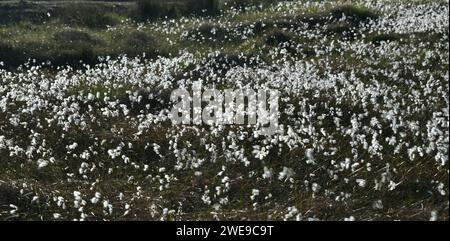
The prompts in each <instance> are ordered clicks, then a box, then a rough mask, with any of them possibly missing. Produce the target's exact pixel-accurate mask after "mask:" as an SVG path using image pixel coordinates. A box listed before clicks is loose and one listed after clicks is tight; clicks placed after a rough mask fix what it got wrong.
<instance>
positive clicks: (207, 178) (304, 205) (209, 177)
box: [0, 7, 448, 219]
mask: <svg viewBox="0 0 450 241" xmlns="http://www.w3.org/2000/svg"><path fill="white" fill-rule="evenodd" d="M331 9H332V7H330V8H329V9H322V10H320V11H319V10H317V9H305V10H304V12H297V13H294V14H287V15H286V14H284V13H282V12H281V11H280V12H279V13H278V14H277V13H273V12H269V11H264V10H263V11H249V12H241V13H240V14H238V15H234V14H232V13H226V14H224V15H223V16H219V17H217V18H215V19H198V18H187V19H186V23H185V24H184V25H183V26H182V27H177V28H176V31H174V32H168V31H166V30H167V28H164V27H163V28H160V27H158V26H164V24H163V23H162V22H163V21H162V20H161V21H158V22H155V23H151V24H148V25H145V26H142V27H140V30H139V31H136V28H138V27H139V26H141V23H134V22H120V21H121V20H124V16H121V15H120V14H119V15H114V18H115V19H116V20H117V22H116V23H115V24H114V27H113V28H110V29H107V28H92V27H88V26H83V25H81V26H80V25H77V24H75V25H67V23H64V22H62V21H61V20H59V19H55V20H50V21H48V22H46V23H45V24H33V23H29V22H21V23H19V24H16V25H5V26H1V27H0V39H1V41H0V48H1V47H2V45H3V48H5V49H6V47H5V46H7V47H8V49H10V51H11V53H13V54H14V55H15V56H18V58H19V59H20V57H19V56H21V55H20V54H23V57H22V58H24V57H35V58H38V59H39V60H40V61H46V60H49V59H50V60H54V61H62V62H60V63H61V64H62V63H63V62H64V61H67V62H71V61H75V62H76V61H77V60H79V59H83V58H89V59H88V60H92V61H94V59H93V58H94V57H96V56H103V55H112V56H114V55H118V54H120V53H126V51H130V53H131V52H132V51H133V50H134V49H135V48H133V49H131V50H126V49H125V50H124V48H126V47H127V46H129V45H130V42H132V43H133V42H134V41H139V39H144V41H143V42H144V43H148V42H151V41H154V42H151V43H154V44H152V45H149V46H146V45H145V44H144V43H140V42H138V43H137V46H139V47H141V48H142V49H140V50H142V51H145V52H151V53H153V54H152V55H151V56H150V57H154V56H156V55H159V54H161V55H177V54H178V51H179V50H180V49H186V50H188V51H190V52H194V53H197V54H198V55H205V54H207V53H209V52H212V51H215V50H218V51H220V52H223V53H226V54H230V55H235V54H239V53H242V52H243V53H245V54H247V55H249V56H251V55H256V54H262V55H264V53H266V52H267V51H268V50H270V49H271V48H272V47H271V41H272V40H273V39H274V41H278V40H279V39H280V38H281V39H283V37H286V38H287V39H289V41H294V42H296V43H304V45H308V44H310V43H311V44H312V43H313V42H314V41H315V40H313V39H307V38H305V37H304V36H300V35H295V36H291V35H289V33H285V32H283V31H281V33H280V32H277V31H278V30H277V29H276V28H274V29H269V30H267V31H266V30H265V31H262V32H261V33H258V34H256V35H255V36H253V37H251V38H250V39H246V40H241V39H231V40H230V41H225V44H224V43H223V42H222V41H216V40H215V39H216V38H219V37H220V36H217V35H214V36H211V37H209V36H201V37H200V38H199V37H198V36H193V37H192V38H187V39H185V38H180V34H181V33H188V36H189V33H191V32H199V31H198V30H199V29H200V30H201V29H206V31H205V35H207V34H208V31H209V30H211V26H212V27H214V26H215V22H220V21H222V20H227V22H228V23H229V24H230V27H229V28H227V29H224V31H231V32H232V31H233V29H237V28H239V26H241V25H246V24H253V23H255V21H259V20H261V19H264V21H265V22H266V23H278V24H281V23H284V22H285V21H286V20H287V21H290V20H292V19H298V18H303V17H305V16H306V17H307V18H309V17H310V16H316V15H321V14H326V15H328V14H329V12H330V11H331ZM207 22H212V23H211V24H209V25H207V24H205V23H207ZM165 26H171V25H170V23H166V25H165ZM219 27H220V26H219ZM334 27H336V28H337V30H335V29H332V30H330V31H337V33H338V34H336V38H342V37H343V36H342V35H339V28H338V27H339V26H334ZM344 28H345V26H344ZM69 30H70V31H73V30H76V31H77V32H76V33H75V35H76V36H84V37H82V38H81V39H80V40H79V42H75V43H73V42H72V43H70V41H67V39H66V40H64V35H63V36H62V37H61V38H56V37H55V36H58V33H64V34H68V32H69V33H70V31H69ZM130 32H133V33H135V34H131V35H130V34H129V33H130ZM200 32H201V31H200ZM81 33H86V34H87V35H88V36H89V37H86V35H83V34H81ZM142 34H143V35H142ZM284 35H286V36H284ZM16 36H21V38H20V40H19V39H18V38H17V37H16ZM130 36H131V37H130ZM127 37H129V39H127ZM203 37H204V38H203ZM384 37H386V36H384ZM441 37H442V36H439V35H424V36H420V38H422V39H421V40H424V39H427V40H429V41H430V42H432V41H436V40H439V39H440V38H441ZM69 38H73V37H72V35H69ZM146 38H148V39H146ZM359 38H360V39H363V40H364V41H367V42H376V41H377V39H379V38H383V36H378V35H375V36H374V35H368V36H365V37H362V36H361V37H359ZM386 38H392V39H394V40H396V41H400V39H402V40H401V41H403V42H402V43H404V44H413V43H414V41H416V40H414V39H411V38H402V36H390V35H388V36H387V37H386ZM447 38H448V37H447ZM271 39H272V40H271ZM163 40H168V41H163ZM169 41H170V42H171V43H169ZM308 41H310V42H308ZM68 42H69V43H68ZM275 43H276V44H278V42H275ZM84 44H87V46H86V48H87V50H86V49H85V50H83V51H87V52H84V53H83V52H75V53H66V55H64V54H62V53H61V52H63V50H65V49H66V50H71V49H76V50H75V51H78V49H77V48H76V46H80V45H84ZM36 46H37V47H36ZM305 51H306V54H305V56H306V58H310V59H311V60H314V57H313V56H308V54H307V53H308V52H307V49H305ZM4 53H6V51H5V52H3V54H4ZM131 54H134V55H136V54H140V53H139V52H132V53H131ZM54 56H62V57H61V60H55V59H52V58H54ZM65 56H68V57H65ZM64 58H68V59H64ZM20 60H21V61H22V60H23V59H20ZM84 60H86V59H84ZM331 60H332V61H333V60H334V61H335V62H336V63H335V68H336V69H338V68H348V69H352V68H361V69H363V68H367V67H369V65H370V63H364V62H359V61H357V60H354V59H352V58H351V56H345V58H341V57H339V55H337V56H335V58H334V59H331ZM17 63H19V62H17ZM14 64H16V63H14ZM14 64H12V65H14ZM342 66H344V67H342ZM372 67H373V66H372ZM375 67H378V68H380V69H382V68H385V67H386V66H375ZM443 67H444V68H445V66H443ZM443 67H442V66H439V65H436V66H435V68H436V69H435V71H442V70H443V69H440V68H443ZM418 68H419V66H418ZM120 94H123V93H119V94H118V95H120ZM127 121H128V120H117V122H116V123H109V124H110V126H104V125H102V126H98V128H99V132H102V133H98V134H99V136H103V137H104V138H105V139H109V140H110V142H111V143H110V144H111V146H114V144H116V145H117V143H119V142H121V141H125V140H127V138H131V136H127V135H125V136H124V135H121V134H111V133H110V132H109V130H110V129H111V128H113V127H124V128H126V127H127V125H126V122H127ZM125 132H126V130H125ZM130 132H131V131H130ZM161 132H162V133H161ZM16 134H17V135H22V134H23V135H24V139H26V138H27V134H26V133H20V131H18V132H17V133H16ZM57 134H59V133H55V136H57ZM146 136H148V138H149V139H148V140H147V139H142V140H140V142H139V143H138V145H139V144H140V145H142V146H141V149H144V145H145V143H146V142H155V143H161V144H164V143H165V140H164V132H163V131H162V130H161V129H157V128H155V129H152V130H150V133H147V135H146ZM72 137H73V138H74V139H75V140H67V143H60V144H59V145H61V146H65V145H66V144H67V145H68V144H70V142H71V141H76V142H78V143H83V142H85V144H86V146H89V144H90V143H89V142H90V141H92V140H91V137H89V136H84V135H83V132H82V131H79V130H74V133H73V136H72ZM150 137H151V138H150ZM49 138H50V137H49ZM154 138H156V139H154ZM159 138H160V139H159ZM184 138H186V140H195V137H194V138H189V136H187V137H186V136H185V137H184ZM130 140H131V139H130ZM48 141H49V143H52V141H53V142H56V141H57V140H56V139H55V140H52V139H49V140H48ZM250 144H251V143H246V145H250ZM194 145H200V144H199V143H194ZM136 148H137V149H139V147H136ZM343 152H345V150H343ZM60 155H61V156H64V155H65V153H64V150H61V153H60ZM140 155H143V156H146V155H150V154H149V153H140ZM303 155H304V153H303V152H302V151H300V150H297V152H296V151H293V152H290V153H288V154H287V155H285V156H283V157H282V159H283V162H284V163H292V162H295V161H296V158H297V157H298V156H303ZM98 158H99V159H103V158H105V159H106V158H107V157H103V156H100V157H98ZM278 158H279V157H278V156H276V155H273V156H271V157H269V162H275V161H276V160H277V159H278ZM0 159H1V158H0ZM221 161H223V160H219V161H218V163H215V164H209V165H211V166H205V167H203V168H204V170H209V172H206V173H204V175H203V176H202V177H201V178H197V177H193V173H192V171H190V170H187V171H185V172H184V173H181V174H180V175H178V178H179V180H177V182H178V183H183V184H184V185H178V186H171V187H170V188H167V189H164V190H163V191H160V190H158V189H159V187H160V183H159V182H158V180H163V179H164V178H162V177H160V176H159V174H158V172H157V171H156V170H152V172H153V173H152V174H153V179H154V180H153V181H150V180H146V178H148V176H147V175H146V174H145V175H144V174H143V173H139V172H137V171H134V170H133V168H132V167H124V168H122V169H120V170H121V171H122V172H115V173H113V174H111V175H106V173H103V169H101V170H99V169H97V170H95V171H94V172H95V175H97V176H99V177H100V176H101V177H102V180H101V181H99V182H98V183H97V184H96V188H97V190H101V192H102V193H103V195H105V196H110V197H113V196H114V195H116V194H117V192H116V190H123V191H124V192H125V194H127V193H130V194H131V193H133V192H135V188H136V184H135V183H133V182H130V181H129V180H126V179H125V178H124V177H126V176H130V175H134V178H135V179H137V180H139V181H140V182H141V184H143V185H141V187H142V189H143V190H142V192H143V193H146V195H147V197H151V196H152V194H153V193H154V194H155V197H157V198H156V199H155V200H151V201H149V200H145V199H142V200H139V197H135V196H132V195H130V196H126V200H125V201H124V202H127V201H129V202H133V203H134V206H133V211H132V213H130V214H129V215H128V216H127V217H122V216H120V215H119V214H117V216H115V219H153V218H154V217H152V216H146V215H150V214H149V213H151V211H150V209H152V208H154V207H152V206H150V205H149V203H156V204H158V202H164V206H169V207H176V206H177V205H178V203H176V202H178V201H182V202H183V205H184V211H185V213H184V214H183V215H181V216H176V215H174V216H176V218H177V219H203V218H206V219H210V218H211V212H212V211H213V210H211V208H209V207H206V206H203V205H202V204H199V203H197V202H198V200H199V197H198V196H195V195H198V193H195V192H196V191H197V187H201V186H205V185H208V184H210V183H216V182H218V178H219V177H217V176H216V173H217V172H218V171H220V168H221V165H220V163H221ZM68 162H69V163H70V162H73V166H70V165H69V168H71V169H73V170H74V172H76V169H77V168H78V166H79V165H78V164H79V163H78V161H77V160H76V159H73V160H68ZM12 163H13V162H8V161H6V160H4V159H2V161H1V162H0V168H1V169H2V170H6V171H3V172H1V173H0V180H1V181H0V192H1V193H2V196H1V198H0V204H2V205H3V204H8V203H15V205H17V206H19V207H20V208H21V210H27V212H28V213H22V216H21V217H20V218H21V219H39V218H40V217H42V216H44V217H45V218H51V213H53V212H54V211H55V210H52V207H49V206H45V205H41V206H40V205H31V204H30V197H29V196H26V195H24V194H23V193H20V189H22V188H21V187H19V186H18V184H19V183H22V182H23V183H29V185H30V186H33V187H34V191H35V192H37V193H39V192H40V194H42V196H46V195H48V196H51V195H50V193H52V192H53V190H62V191H63V190H65V189H66V187H67V185H69V186H70V189H74V188H76V187H77V186H78V187H80V189H83V193H84V194H85V195H87V196H93V195H94V191H92V190H89V188H88V187H87V185H86V183H84V182H85V181H84V180H82V179H80V180H76V182H73V183H67V182H61V181H58V180H64V179H66V178H67V176H66V170H63V168H64V167H65V165H66V164H64V165H54V166H52V167H51V169H50V170H46V172H39V171H36V170H35V169H33V166H27V165H25V167H24V168H23V167H18V166H14V165H13V164H12ZM423 163H427V162H423ZM100 165H105V166H113V165H115V164H114V163H108V162H100ZM139 165H141V163H139ZM224 165H225V163H224ZM250 168H252V167H249V168H247V169H250ZM426 168H427V167H426V166H418V167H415V168H413V169H411V172H410V173H408V175H411V176H414V174H416V173H417V172H419V171H420V170H423V169H426ZM105 169H106V168H105ZM247 169H245V168H244V169H242V170H239V169H237V170H233V171H234V172H235V173H236V176H238V175H239V174H240V173H241V172H242V173H247V172H248V170H247ZM306 169H307V168H306V167H305V170H304V171H305V173H308V172H307V171H309V170H306ZM93 175H94V174H93ZM95 175H94V176H95ZM431 175H433V174H432V173H429V174H426V176H431ZM439 178H440V179H445V178H446V177H445V176H444V177H439ZM219 179H220V178H219ZM155 180H156V181H155ZM263 182H264V181H261V184H265V185H267V186H266V188H267V189H268V190H283V188H284V186H288V185H289V184H288V183H282V184H274V183H272V184H270V183H263ZM278 185H279V186H278ZM252 186H253V184H252V183H240V186H239V187H238V186H233V187H232V190H231V192H230V195H231V197H233V198H234V199H233V200H234V202H233V203H231V204H230V207H229V208H228V210H229V211H228V213H226V212H222V213H221V215H223V217H226V218H227V219H240V218H241V217H242V216H245V217H246V218H247V219H266V218H267V216H265V214H266V212H265V211H267V212H269V211H270V212H271V213H275V214H276V213H277V210H276V209H277V205H274V206H270V207H261V209H260V210H259V211H258V212H256V211H253V210H252V209H251V208H247V207H249V206H250V205H251V202H250V201H249V200H248V198H247V197H243V195H247V194H248V193H249V192H250V191H249V190H251V188H252ZM262 186H263V185H262ZM403 192H404V193H405V195H404V196H403V198H404V199H403V200H399V199H398V198H399V196H396V195H391V194H390V193H388V192H386V194H385V197H384V199H385V200H386V201H385V205H387V206H388V211H387V213H383V212H384V211H383V212H382V211H379V212H380V213H379V214H377V213H376V212H378V211H374V210H372V209H371V205H372V203H368V202H366V201H365V199H364V198H365V197H368V196H370V195H371V194H370V193H363V192H361V193H358V195H360V196H359V199H355V201H353V202H348V203H347V202H342V203H341V205H340V206H333V207H330V206H328V204H327V200H326V199H325V198H321V197H312V196H311V195H309V194H307V193H303V192H301V191H300V190H297V191H296V192H294V193H293V194H290V196H288V195H286V194H285V193H283V192H278V193H277V192H276V191H274V192H273V195H274V199H276V200H278V202H279V204H278V206H279V208H280V210H279V212H278V213H279V216H277V215H274V216H273V217H272V218H273V219H280V218H282V210H284V208H285V206H286V205H285V204H284V203H283V202H286V203H290V204H294V205H295V206H297V207H299V208H300V209H301V210H300V212H302V213H307V212H308V210H314V212H315V213H317V214H320V215H321V216H322V217H323V218H325V219H335V218H342V217H344V216H345V215H346V214H348V213H351V212H353V211H355V210H358V212H359V215H360V216H359V217H358V218H361V219H364V218H367V219H368V218H371V219H373V218H374V219H395V218H402V219H427V218H428V215H429V213H430V211H431V210H434V209H436V207H437V208H443V209H445V207H441V206H439V205H441V203H442V202H443V201H442V200H441V199H428V198H425V199H424V198H423V197H424V196H426V195H423V194H422V193H419V194H415V193H414V190H403ZM193 193H195V195H194V196H193ZM57 195H61V196H71V195H72V194H71V193H57V194H54V196H57ZM240 197H241V198H240ZM368 199H370V197H368ZM161 200H164V201H161ZM171 200H173V203H171ZM115 201H117V202H119V201H118V200H115ZM447 201H448V200H447ZM402 206H403V207H406V208H403V209H402V208H401V207H402ZM269 208H270V209H275V210H266V209H269ZM447 208H448V207H447ZM396 210H401V211H398V212H397V211H396ZM447 211H448V210H447ZM91 212H92V213H101V212H102V209H101V208H100V207H99V208H98V210H91ZM374 212H375V214H374ZM73 216H76V214H73ZM8 217H11V216H8ZM8 217H6V216H5V218H8ZM93 218H94V217H93ZM444 218H446V219H448V216H446V217H444ZM94 219H95V218H94Z"/></svg>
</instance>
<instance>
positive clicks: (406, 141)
mask: <svg viewBox="0 0 450 241" xmlns="http://www.w3.org/2000/svg"><path fill="white" fill-rule="evenodd" d="M150 2H151V1H150ZM2 4H3V5H2ZM14 4H15V3H9V2H4V1H0V9H2V6H3V10H4V11H9V12H10V13H12V11H13V10H11V9H16V10H14V11H19V12H20V11H21V10H20V9H22V8H20V7H17V6H22V7H23V8H24V9H34V10H35V12H36V13H35V15H33V16H34V17H33V16H32V17H29V16H28V15H20V16H23V17H24V19H20V20H17V19H13V18H12V17H11V18H8V17H4V18H0V20H1V21H0V220H299V221H313V220H336V221H344V220H345V221H353V220H365V221H369V220H431V221H434V220H447V221H448V218H449V186H448V183H449V163H448V157H449V153H448V148H449V94H448V89H449V71H448V67H449V62H448V58H449V42H448V41H449V40H448V27H449V26H448V23H449V22H448V20H449V15H448V14H449V7H448V4H449V3H448V1H447V0H446V1H440V0H438V1H427V0H419V1H406V0H405V1H387V0H377V1H362V0H360V1H351V2H350V1H345V2H344V1H339V0H334V1H306V0H298V1H256V0H255V1H251V2H250V3H248V2H247V3H246V4H243V3H242V2H241V4H239V1H235V2H232V1H231V2H230V1H228V2H226V3H223V2H221V3H220V4H219V5H217V6H215V5H214V6H213V7H211V9H212V10H209V11H206V10H204V11H198V12H195V11H194V10H192V11H191V9H190V8H189V9H190V10H189V11H191V12H192V14H190V13H191V12H189V11H188V10H178V8H177V7H170V8H168V10H167V14H166V13H165V12H164V13H165V14H163V15H164V16H153V15H152V16H146V15H145V14H143V12H142V11H141V12H140V11H139V10H140V9H141V10H142V8H139V6H142V3H133V2H117V3H111V2H94V3H92V2H91V3H85V5H81V4H80V5H76V6H77V7H79V8H80V9H83V7H82V6H84V7H86V6H90V5H89V4H97V5H98V4H100V5H98V6H100V8H105V9H106V8H108V9H109V8H111V9H110V10H108V11H105V14H104V15H101V14H100V15H98V11H92V14H94V15H88V17H86V18H85V19H84V20H83V17H82V16H81V17H77V18H76V19H72V18H69V17H68V18H69V19H65V18H64V17H67V16H71V15H70V14H64V15H61V16H60V15H58V14H57V13H58V11H63V10H61V9H63V8H64V7H65V6H67V4H68V3H65V2H64V1H62V2H61V1H54V2H53V1H49V2H44V3H39V2H28V3H27V2H22V3H19V4H25V5H17V6H16V5H14ZM26 4H28V5H26ZM33 4H34V5H33ZM102 4H103V5H102ZM97 5H96V6H97ZM5 6H9V7H10V8H7V7H5ZM14 6H16V8H14ZM74 6H75V5H74ZM112 6H115V7H112ZM152 7H154V6H152ZM5 9H6V10H5ZM17 9H19V10H17ZM69 9H70V8H69ZM73 9H76V8H75V7H74V8H73ZM181 9H188V8H181ZM0 11H1V10H0ZM74 11H75V10H74ZM164 11H165V10H164ZM27 12H28V13H29V12H30V11H27ZM84 12H85V13H86V14H90V12H89V11H84ZM161 12H163V10H160V11H159V12H158V13H161ZM145 13H147V12H145ZM169 13H170V14H169ZM97 15H98V17H96V18H94V17H93V16H97ZM3 16H7V15H3ZM15 16H18V15H17V14H16V15H15ZM36 16H37V17H36ZM73 16H80V15H77V14H74V15H73ZM165 16H168V17H165ZM35 17H36V18H35ZM36 19H37V20H36ZM70 19H72V20H70ZM87 20H89V21H91V22H89V21H87ZM94 20H95V21H94ZM198 80H201V81H203V85H204V86H205V87H214V88H217V89H225V88H234V89H243V88H253V89H258V88H264V87H270V88H272V89H277V90H279V92H280V99H279V106H280V108H279V111H280V113H279V124H280V125H279V133H278V134H276V135H272V136H265V135H261V133H260V132H259V131H258V130H257V128H255V126H251V125H218V126H209V125H200V126H196V125H173V124H172V123H171V121H170V119H169V113H170V110H171V108H172V104H173V103H172V102H171V101H170V93H171V91H172V90H173V89H177V88H180V87H187V88H190V87H191V85H192V84H193V82H194V81H198Z"/></svg>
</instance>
